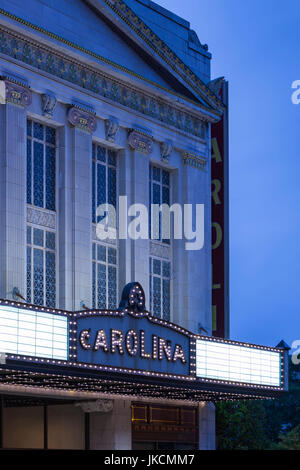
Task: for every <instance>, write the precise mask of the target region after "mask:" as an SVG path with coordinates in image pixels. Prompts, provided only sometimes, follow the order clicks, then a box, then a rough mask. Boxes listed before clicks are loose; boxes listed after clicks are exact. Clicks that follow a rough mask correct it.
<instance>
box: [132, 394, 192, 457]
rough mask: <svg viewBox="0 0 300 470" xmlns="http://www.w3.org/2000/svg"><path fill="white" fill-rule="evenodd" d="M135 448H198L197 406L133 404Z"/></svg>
mask: <svg viewBox="0 0 300 470" xmlns="http://www.w3.org/2000/svg"><path fill="white" fill-rule="evenodd" d="M131 422H132V449H133V450H197V449H198V414H197V408H192V407H179V406H165V405H157V404H144V403H133V404H132V405H131Z"/></svg>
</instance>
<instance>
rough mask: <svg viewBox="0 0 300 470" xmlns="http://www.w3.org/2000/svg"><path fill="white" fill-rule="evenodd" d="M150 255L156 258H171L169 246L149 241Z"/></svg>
mask: <svg viewBox="0 0 300 470" xmlns="http://www.w3.org/2000/svg"><path fill="white" fill-rule="evenodd" d="M150 255H151V256H157V257H158V258H164V259H171V247H170V246H167V245H163V244H161V243H158V242H154V241H150Z"/></svg>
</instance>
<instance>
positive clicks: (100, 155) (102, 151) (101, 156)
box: [97, 145, 106, 162]
mask: <svg viewBox="0 0 300 470" xmlns="http://www.w3.org/2000/svg"><path fill="white" fill-rule="evenodd" d="M97 160H99V161H100V162H106V148H105V147H101V146H100V145H98V146H97Z"/></svg>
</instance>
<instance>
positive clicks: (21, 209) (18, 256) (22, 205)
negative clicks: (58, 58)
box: [0, 80, 31, 299]
mask: <svg viewBox="0 0 300 470" xmlns="http://www.w3.org/2000/svg"><path fill="white" fill-rule="evenodd" d="M4 83H5V101H6V102H5V104H2V105H0V107H1V109H0V133H1V138H0V191H1V193H0V220H1V224H0V297H2V298H7V299H12V298H13V294H12V292H13V288H14V287H17V288H18V290H19V292H20V293H21V294H22V295H23V296H25V295H26V294H25V292H26V290H25V286H26V277H25V273H26V107H27V106H28V105H29V104H30V103H31V91H30V90H29V88H28V87H27V85H26V84H25V83H21V82H18V83H17V82H15V81H10V80H5V81H4Z"/></svg>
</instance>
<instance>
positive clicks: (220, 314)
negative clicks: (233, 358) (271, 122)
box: [211, 80, 229, 338]
mask: <svg viewBox="0 0 300 470" xmlns="http://www.w3.org/2000/svg"><path fill="white" fill-rule="evenodd" d="M218 81H219V83H220V87H219V88H218V90H217V93H216V94H217V95H218V96H219V98H220V99H221V100H222V101H223V103H224V105H225V111H224V115H223V117H222V119H221V120H220V121H219V122H217V123H215V124H212V126H211V185H212V188H211V191H212V284H213V285H212V330H213V336H217V337H219V338H228V337H229V279H228V278H229V237H228V235H229V230H228V228H229V227H228V225H229V220H228V219H229V207H228V82H226V81H225V80H218Z"/></svg>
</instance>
